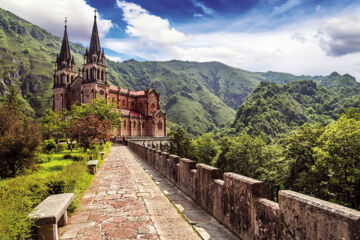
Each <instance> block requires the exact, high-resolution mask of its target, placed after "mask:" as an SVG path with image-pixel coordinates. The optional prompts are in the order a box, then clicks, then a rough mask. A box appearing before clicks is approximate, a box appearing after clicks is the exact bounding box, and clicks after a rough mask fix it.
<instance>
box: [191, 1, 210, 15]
mask: <svg viewBox="0 0 360 240" xmlns="http://www.w3.org/2000/svg"><path fill="white" fill-rule="evenodd" d="M192 2H193V5H194V7H198V8H200V9H201V11H202V12H203V13H204V14H206V15H214V14H215V11H214V10H213V9H212V8H209V7H207V6H206V5H205V4H204V3H202V2H200V1H197V0H193V1H192Z"/></svg>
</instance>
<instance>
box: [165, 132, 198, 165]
mask: <svg viewBox="0 0 360 240" xmlns="http://www.w3.org/2000/svg"><path fill="white" fill-rule="evenodd" d="M168 135H169V136H171V137H172V138H171V140H170V148H169V151H170V153H172V154H176V155H178V156H180V157H186V158H191V159H193V145H192V142H191V138H190V136H189V135H188V134H187V133H186V131H185V130H184V129H183V128H181V127H179V128H178V129H177V130H176V131H172V132H170V133H169V134H168Z"/></svg>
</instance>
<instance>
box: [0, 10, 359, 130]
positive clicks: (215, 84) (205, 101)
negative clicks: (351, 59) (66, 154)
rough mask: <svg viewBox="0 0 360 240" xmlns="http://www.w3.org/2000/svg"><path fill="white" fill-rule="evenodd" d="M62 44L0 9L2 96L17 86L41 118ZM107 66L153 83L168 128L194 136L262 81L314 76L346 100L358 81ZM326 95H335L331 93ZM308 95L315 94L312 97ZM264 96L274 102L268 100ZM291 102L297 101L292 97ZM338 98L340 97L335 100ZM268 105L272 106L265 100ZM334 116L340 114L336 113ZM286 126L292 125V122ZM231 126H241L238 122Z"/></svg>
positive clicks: (227, 115) (127, 82)
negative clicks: (184, 131)
mask: <svg viewBox="0 0 360 240" xmlns="http://www.w3.org/2000/svg"><path fill="white" fill-rule="evenodd" d="M60 46H61V38H59V37H56V36H54V35H52V34H50V33H48V32H46V31H45V30H43V29H41V28H39V27H37V26H35V25H33V24H31V23H29V22H27V21H25V20H23V19H21V18H19V17H17V16H15V15H14V14H12V13H10V12H7V11H4V10H1V9H0V96H1V95H4V93H5V92H7V91H8V90H9V87H11V86H13V87H15V88H17V89H18V90H19V92H20V93H21V96H22V97H23V99H25V100H24V103H25V104H27V106H28V109H31V110H32V111H33V112H34V113H35V115H36V116H37V117H39V116H41V115H42V114H43V113H44V112H45V110H46V109H48V108H51V95H52V94H51V88H52V85H53V80H52V75H53V70H54V61H55V59H56V54H58V53H59V51H60ZM70 48H71V53H72V54H73V55H74V57H75V62H76V64H77V68H80V67H81V66H82V63H83V56H82V55H83V53H84V50H85V49H84V47H83V46H81V45H79V44H73V43H71V44H70ZM106 64H107V66H108V80H109V82H110V83H111V84H114V85H117V86H121V87H124V88H130V89H134V90H141V89H146V88H149V87H151V85H152V84H154V86H155V87H156V89H157V91H159V92H160V94H161V107H162V109H164V110H165V111H166V112H167V118H168V120H169V121H170V123H169V124H168V126H174V125H175V124H178V125H181V126H182V127H183V128H184V129H185V130H186V131H188V132H189V133H191V134H192V135H194V136H198V135H201V134H202V133H204V132H207V131H210V130H212V129H216V128H221V127H223V126H224V125H225V124H228V123H232V122H233V121H234V118H235V113H236V110H237V108H238V107H239V106H240V105H241V104H242V103H243V102H244V101H245V99H246V97H247V96H248V95H249V94H250V93H251V92H252V91H253V90H254V89H255V88H256V86H258V85H259V83H260V82H263V81H270V82H275V83H280V84H286V83H293V82H295V81H301V80H313V81H315V82H316V83H317V84H319V85H320V86H324V87H326V88H330V89H339V86H340V88H344V87H346V89H344V90H342V91H339V92H340V93H341V94H342V95H343V96H345V97H346V99H348V90H349V89H355V90H351V91H354V92H352V96H356V95H355V93H359V92H358V90H356V88H354V86H357V85H358V83H357V82H356V81H355V79H354V78H353V77H351V76H350V75H344V76H340V75H339V74H337V73H333V74H331V75H330V76H327V77H311V76H294V75H291V74H287V73H278V72H266V73H254V72H249V71H245V70H241V69H236V68H233V67H229V66H227V65H224V64H222V63H219V62H205V63H199V62H188V61H176V60H174V61H164V62H156V61H145V62H138V61H135V60H129V61H125V62H121V63H119V62H113V61H110V60H107V62H106ZM261 86H262V87H261ZM265 86H267V87H268V88H269V91H270V88H274V89H272V91H275V90H276V89H275V88H277V87H275V85H271V84H270V85H269V84H267V83H266V84H264V85H260V88H263V87H265ZM270 86H272V87H270ZM314 86H315V85H314ZM278 87H279V88H281V87H280V86H278ZM263 91H265V89H261V90H260V89H259V87H258V88H257V90H256V91H255V92H254V93H255V94H256V95H258V94H260V93H261V92H263ZM314 91H315V92H316V93H319V94H320V93H321V94H327V93H325V92H326V91H327V90H316V89H315V90H314ZM328 94H330V95H331V93H330V92H329V93H328ZM342 95H337V97H338V98H342ZM284 97H285V96H284ZM309 97H310V98H311V96H309ZM293 98H294V97H293ZM252 99H254V100H256V101H260V100H258V97H256V96H254V97H249V99H248V102H247V103H246V104H245V105H243V106H242V107H241V108H242V109H244V110H245V109H248V108H249V107H250V106H249V105H251V104H253V102H254V101H253V100H252ZM266 99H269V100H270V98H266ZM332 99H334V98H332ZM0 100H1V99H0ZM295 100H296V99H295ZM308 100H309V99H308ZM274 101H276V100H274ZM288 101H293V100H291V99H289V100H288ZM296 101H297V100H296ZM314 101H315V102H316V99H315V100H314V99H313V102H314ZM334 101H338V100H337V98H336V99H334ZM341 101H344V102H345V103H346V104H347V105H349V106H350V105H352V104H351V101H353V100H346V101H350V103H347V102H346V101H345V100H341ZM265 103H266V104H269V103H267V102H266V101H265ZM307 104H308V105H311V104H312V102H311V101H310V100H309V102H307ZM330 104H335V103H330ZM295 105H296V104H295ZM269 107H270V106H269ZM295 108H296V107H295ZM297 108H299V106H298V107H297ZM305 108H306V110H304V109H302V110H301V111H300V112H297V113H296V114H295V115H296V116H295V120H296V121H295V122H294V121H293V123H291V121H290V123H291V124H296V125H298V124H300V123H301V121H302V120H303V121H305V120H306V119H304V117H303V116H304V114H305V115H306V116H307V112H306V111H310V112H311V111H312V110H311V109H310V107H305ZM312 108H314V111H315V112H314V113H313V115H314V116H313V118H316V116H315V115H316V114H317V113H320V115H323V112H322V111H320V112H317V110H316V109H317V106H313V107H312ZM299 109H300V108H299ZM260 110H261V109H259V111H260ZM330 110H331V109H329V110H326V111H330ZM242 111H243V110H241V112H242ZM261 111H263V110H261ZM303 111H305V113H303ZM252 114H253V113H251V115H249V114H248V113H247V114H245V115H244V116H242V113H241V114H240V113H238V114H237V120H236V122H239V121H238V119H241V121H244V124H245V126H246V127H247V126H248V122H249V120H246V119H248V118H249V117H251V116H252ZM309 114H311V113H309ZM334 114H335V115H336V114H337V112H335V113H333V115H334ZM271 116H277V114H275V115H273V114H272V113H271V114H270V115H269V116H266V117H267V118H269V117H271ZM331 117H333V116H331ZM297 118H299V119H297ZM326 118H327V117H326ZM254 121H255V122H256V121H257V120H256V119H255V120H252V121H251V123H252V124H253V123H254ZM273 121H277V120H273ZM283 121H289V119H288V120H286V119H285V120H280V122H281V124H279V125H280V129H279V132H282V131H283V126H281V125H283V123H282V122H283ZM286 124H287V125H288V123H286ZM240 125H241V124H240ZM233 126H234V127H237V128H238V127H239V125H238V124H237V123H235V124H234V125H233ZM271 128H272V127H271ZM269 131H272V130H271V129H270V130H269ZM276 131H277V130H276Z"/></svg>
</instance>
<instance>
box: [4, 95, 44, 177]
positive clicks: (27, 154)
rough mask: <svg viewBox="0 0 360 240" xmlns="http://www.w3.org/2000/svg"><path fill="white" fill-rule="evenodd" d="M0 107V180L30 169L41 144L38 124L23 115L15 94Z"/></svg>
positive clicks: (8, 97)
mask: <svg viewBox="0 0 360 240" xmlns="http://www.w3.org/2000/svg"><path fill="white" fill-rule="evenodd" d="M9 95H10V96H7V98H6V100H5V102H4V104H3V105H2V106H1V107H0V177H1V178H7V177H14V176H15V175H17V174H21V173H24V172H25V170H26V169H27V168H31V167H32V166H33V165H34V163H35V161H36V157H37V153H38V151H39V146H40V143H41V133H40V130H39V125H38V124H37V123H34V121H33V120H32V119H31V118H30V117H28V116H26V115H24V114H23V113H22V112H21V106H20V105H19V102H18V101H17V99H18V97H17V96H16V93H14V92H11V93H10V94H9Z"/></svg>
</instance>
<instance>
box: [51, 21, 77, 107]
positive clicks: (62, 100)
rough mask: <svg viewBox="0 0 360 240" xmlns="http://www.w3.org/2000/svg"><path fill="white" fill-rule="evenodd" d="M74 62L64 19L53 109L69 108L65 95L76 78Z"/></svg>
mask: <svg viewBox="0 0 360 240" xmlns="http://www.w3.org/2000/svg"><path fill="white" fill-rule="evenodd" d="M75 67H76V66H75V61H74V58H73V57H71V54H70V47H69V40H68V34H67V20H66V19H65V30H64V37H63V41H62V44H61V50H60V55H57V57H56V62H55V72H54V87H53V109H54V110H55V109H56V110H63V109H69V108H70V99H69V97H71V96H69V95H68V94H67V90H66V89H67V88H68V86H69V85H70V84H71V83H72V82H73V81H74V79H75V78H76V76H77V73H76V71H74V70H75Z"/></svg>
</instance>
